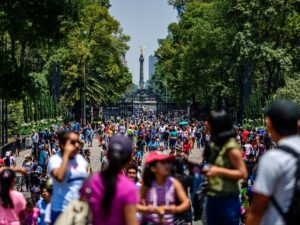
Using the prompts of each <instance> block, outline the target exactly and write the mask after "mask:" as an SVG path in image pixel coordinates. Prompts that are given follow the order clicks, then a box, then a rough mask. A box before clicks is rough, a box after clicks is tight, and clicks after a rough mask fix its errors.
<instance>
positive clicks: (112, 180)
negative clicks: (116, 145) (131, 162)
mask: <svg viewBox="0 0 300 225" xmlns="http://www.w3.org/2000/svg"><path fill="white" fill-rule="evenodd" d="M123 166H124V164H123V163H122V159H121V154H120V153H119V152H114V153H113V154H112V155H111V157H109V163H108V167H107V168H106V169H105V170H104V171H103V172H102V173H101V175H102V179H103V181H104V188H105V191H104V198H103V200H102V203H101V208H102V210H103V212H104V218H106V219H107V218H108V217H109V215H110V212H111V207H112V200H113V198H114V196H115V192H116V185H117V178H118V174H119V173H120V171H121V169H122V167H123Z"/></svg>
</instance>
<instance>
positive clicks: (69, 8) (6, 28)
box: [0, 0, 84, 99]
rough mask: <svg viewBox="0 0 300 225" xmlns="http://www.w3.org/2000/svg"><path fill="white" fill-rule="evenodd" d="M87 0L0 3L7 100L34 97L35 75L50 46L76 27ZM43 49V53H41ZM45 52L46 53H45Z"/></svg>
mask: <svg viewBox="0 0 300 225" xmlns="http://www.w3.org/2000/svg"><path fill="white" fill-rule="evenodd" d="M83 2H84V1H83V0H71V1H70V0H28V1H18V0H13V1H1V2H0V37H1V46H2V49H1V52H0V54H1V72H0V90H1V96H2V97H5V98H15V99H17V98H21V97H22V96H24V95H27V94H28V93H29V94H31V93H32V92H31V90H32V88H31V87H32V86H31V85H32V84H33V83H34V81H33V80H32V78H33V77H32V76H29V74H30V73H31V72H39V70H40V69H41V68H42V65H43V61H44V60H45V58H44V57H45V56H46V55H47V52H46V51H45V50H44V49H48V47H49V46H51V45H54V44H55V43H57V42H58V41H59V40H61V38H62V37H63V36H64V35H65V34H66V33H67V32H68V31H69V29H70V28H71V27H72V26H73V25H74V22H75V21H76V20H77V19H78V17H79V14H80V8H81V7H82V5H83ZM41 49H43V51H41ZM41 52H43V53H42V54H41Z"/></svg>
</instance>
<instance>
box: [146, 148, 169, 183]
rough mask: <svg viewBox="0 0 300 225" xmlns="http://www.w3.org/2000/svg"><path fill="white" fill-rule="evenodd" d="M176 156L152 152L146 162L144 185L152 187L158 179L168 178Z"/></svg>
mask: <svg viewBox="0 0 300 225" xmlns="http://www.w3.org/2000/svg"><path fill="white" fill-rule="evenodd" d="M173 160H174V156H172V155H165V154H163V153H159V152H151V153H150V154H148V156H147V158H146V160H145V168H144V171H143V181H144V185H145V186H146V187H148V188H150V187H151V185H152V182H153V181H154V180H156V179H157V178H166V177H167V176H169V175H170V174H171V171H172V162H173Z"/></svg>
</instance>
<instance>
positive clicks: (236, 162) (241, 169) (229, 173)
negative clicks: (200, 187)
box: [206, 149, 248, 180]
mask: <svg viewBox="0 0 300 225" xmlns="http://www.w3.org/2000/svg"><path fill="white" fill-rule="evenodd" d="M228 157H229V160H230V162H231V164H232V165H233V168H234V169H227V168H223V167H218V166H214V165H212V166H210V168H209V170H208V171H207V173H206V175H207V176H208V177H210V176H223V177H226V178H229V179H232V180H240V179H246V178H247V177H248V172H247V168H246V165H245V162H244V161H243V159H242V153H241V150H240V149H232V150H230V151H229V153H228Z"/></svg>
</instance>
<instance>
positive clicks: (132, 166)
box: [126, 163, 139, 172]
mask: <svg viewBox="0 0 300 225" xmlns="http://www.w3.org/2000/svg"><path fill="white" fill-rule="evenodd" d="M129 170H135V171H136V172H138V171H139V169H138V167H137V165H136V164H134V163H131V164H130V165H129V166H127V168H126V172H128V171H129Z"/></svg>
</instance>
